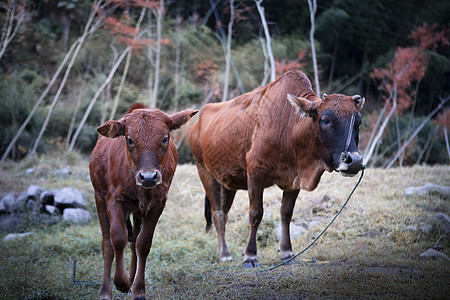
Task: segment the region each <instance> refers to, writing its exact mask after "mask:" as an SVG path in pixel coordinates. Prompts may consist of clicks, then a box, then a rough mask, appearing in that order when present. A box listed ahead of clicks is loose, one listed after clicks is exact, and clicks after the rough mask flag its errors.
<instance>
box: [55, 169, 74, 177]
mask: <svg viewBox="0 0 450 300" xmlns="http://www.w3.org/2000/svg"><path fill="white" fill-rule="evenodd" d="M70 174H72V171H71V170H70V169H69V168H62V169H59V170H58V171H56V172H55V176H63V177H64V176H68V175H70Z"/></svg>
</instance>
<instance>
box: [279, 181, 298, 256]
mask: <svg viewBox="0 0 450 300" xmlns="http://www.w3.org/2000/svg"><path fill="white" fill-rule="evenodd" d="M299 192H300V191H299V190H297V191H293V192H286V191H285V192H283V199H282V201H281V210H280V214H281V239H280V251H281V259H283V260H284V259H289V258H291V257H292V256H294V252H292V244H291V236H290V229H289V225H290V223H291V219H292V212H293V211H294V206H295V200H296V199H297V196H298V193H299Z"/></svg>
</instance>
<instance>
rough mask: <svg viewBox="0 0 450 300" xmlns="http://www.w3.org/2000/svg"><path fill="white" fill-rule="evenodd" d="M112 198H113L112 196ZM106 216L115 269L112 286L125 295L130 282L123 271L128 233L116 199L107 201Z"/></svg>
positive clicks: (123, 214) (123, 215) (122, 212)
mask: <svg viewBox="0 0 450 300" xmlns="http://www.w3.org/2000/svg"><path fill="white" fill-rule="evenodd" d="M113 197H114V196H113ZM108 215H109V222H110V224H111V226H110V236H111V244H112V246H113V249H114V254H115V256H116V269H115V271H114V284H115V285H116V288H117V289H118V290H119V291H121V292H123V293H125V292H128V290H129V289H130V286H131V282H130V280H129V279H128V277H127V273H126V271H125V264H124V261H123V254H124V250H125V247H126V246H127V243H128V231H127V227H126V224H125V213H124V210H123V209H122V205H121V204H120V203H119V202H118V201H117V199H114V198H111V199H109V201H108Z"/></svg>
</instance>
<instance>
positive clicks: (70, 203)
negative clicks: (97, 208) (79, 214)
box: [55, 187, 86, 208]
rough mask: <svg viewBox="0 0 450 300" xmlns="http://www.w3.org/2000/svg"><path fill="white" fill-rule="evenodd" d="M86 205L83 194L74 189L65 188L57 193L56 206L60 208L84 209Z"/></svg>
mask: <svg viewBox="0 0 450 300" xmlns="http://www.w3.org/2000/svg"><path fill="white" fill-rule="evenodd" d="M85 203H86V200H85V199H84V195H83V193H81V192H80V191H79V190H77V189H75V188H73V187H68V188H63V189H61V190H59V191H57V192H56V193H55V205H56V206H57V207H59V208H68V207H70V208H82V207H85Z"/></svg>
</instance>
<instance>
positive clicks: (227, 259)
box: [220, 255, 233, 262]
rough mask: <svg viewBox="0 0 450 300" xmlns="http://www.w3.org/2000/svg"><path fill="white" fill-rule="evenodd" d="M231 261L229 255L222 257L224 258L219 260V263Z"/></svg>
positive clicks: (231, 258)
mask: <svg viewBox="0 0 450 300" xmlns="http://www.w3.org/2000/svg"><path fill="white" fill-rule="evenodd" d="M232 260H233V257H232V256H231V255H230V256H224V257H221V258H220V261H222V262H226V261H232Z"/></svg>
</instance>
